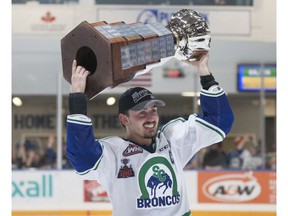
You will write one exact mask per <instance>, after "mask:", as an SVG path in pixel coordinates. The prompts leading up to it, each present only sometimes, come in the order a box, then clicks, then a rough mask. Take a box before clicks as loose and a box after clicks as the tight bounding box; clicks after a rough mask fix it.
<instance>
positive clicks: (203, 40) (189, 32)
mask: <svg viewBox="0 0 288 216" xmlns="http://www.w3.org/2000/svg"><path fill="white" fill-rule="evenodd" d="M210 42H211V36H210V31H209V28H208V25H207V23H206V21H205V19H204V18H203V17H202V16H201V15H199V13H197V12H196V11H193V10H191V9H181V10H179V11H177V12H176V13H174V14H173V15H172V17H171V19H170V21H169V22H168V25H167V26H166V27H164V26H162V25H161V24H159V23H153V24H143V23H132V24H126V23H124V22H117V23H110V24H108V23H106V22H105V21H102V22H96V23H90V24H89V23H88V22H86V21H83V22H82V23H80V24H79V25H78V26H76V28H74V29H73V30H72V31H71V32H70V33H68V34H67V35H66V36H65V37H64V38H62V40H61V52H62V65H63V76H64V78H65V79H66V80H67V81H68V82H69V83H71V65H72V61H73V60H74V59H76V60H77V64H78V65H81V66H83V67H85V68H86V69H87V70H88V71H90V72H91V75H89V77H88V79H87V85H86V90H85V93H86V95H87V96H88V98H89V99H92V98H94V97H95V96H96V95H97V94H99V93H100V92H102V91H103V90H104V89H106V88H107V87H115V86H117V85H119V84H120V83H123V82H127V81H129V80H131V79H132V78H133V77H135V76H136V74H138V73H140V72H139V71H143V70H144V71H145V69H146V66H147V65H150V66H152V65H157V64H156V63H159V62H160V61H161V59H162V58H166V57H171V56H175V57H176V58H177V59H179V60H181V61H195V60H198V59H199V58H200V57H201V55H202V54H203V53H206V52H209V49H210Z"/></svg>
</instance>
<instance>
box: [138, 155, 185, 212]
mask: <svg viewBox="0 0 288 216" xmlns="http://www.w3.org/2000/svg"><path fill="white" fill-rule="evenodd" d="M138 185H139V190H140V193H141V195H140V197H139V198H137V200H136V206H137V208H139V209H144V208H145V209H147V208H159V207H165V206H166V207H167V206H172V205H177V204H178V203H179V201H180V194H179V192H178V189H177V180H176V175H175V173H174V170H173V168H172V166H171V164H170V163H169V161H168V160H167V159H166V158H165V157H162V156H158V157H154V158H150V159H149V160H147V161H146V162H145V163H144V164H143V165H142V167H141V168H140V171H139V174H138Z"/></svg>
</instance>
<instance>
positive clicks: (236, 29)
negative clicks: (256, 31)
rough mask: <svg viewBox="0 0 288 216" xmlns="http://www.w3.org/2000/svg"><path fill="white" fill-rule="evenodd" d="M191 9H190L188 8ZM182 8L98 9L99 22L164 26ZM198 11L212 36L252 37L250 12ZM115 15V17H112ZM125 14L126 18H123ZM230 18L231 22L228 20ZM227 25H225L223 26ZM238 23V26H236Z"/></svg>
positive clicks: (114, 7) (118, 7)
mask: <svg viewBox="0 0 288 216" xmlns="http://www.w3.org/2000/svg"><path fill="white" fill-rule="evenodd" d="M188 8H189V7H188ZM179 9H182V7H175V6H166V7H165V8H163V7H161V6H158V7H157V6H153V8H147V7H140V6H139V7H132V6H131V7H127V6H126V7H121V6H117V7H116V6H111V7H101V6H99V7H97V20H105V21H107V22H108V23H112V22H117V21H124V22H126V23H128V24H129V23H133V22H142V23H145V24H146V23H160V24H162V25H164V26H166V25H167V23H168V22H169V20H170V17H171V15H172V14H173V13H174V12H175V11H177V10H179ZM191 9H193V10H197V11H198V12H199V13H200V14H201V15H202V16H203V17H204V18H205V19H206V21H207V23H208V25H209V29H210V31H211V32H212V36H250V35H251V11H250V10H247V9H246V10H233V9H230V10H229V11H228V10H215V9H214V10H209V9H205V10H203V9H201V8H195V6H193V7H191ZM111 14H113V16H111ZM123 14H125V15H126V16H125V17H123ZM227 17H229V22H228V20H227ZM223 23H225V25H223ZM235 23H237V25H235Z"/></svg>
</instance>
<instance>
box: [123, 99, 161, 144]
mask: <svg viewBox="0 0 288 216" xmlns="http://www.w3.org/2000/svg"><path fill="white" fill-rule="evenodd" d="M119 119H120V121H121V123H122V124H123V125H124V126H125V128H126V138H127V139H128V140H130V141H133V142H136V143H139V144H144V145H150V144H151V141H152V138H154V137H155V136H156V134H157V129H158V123H159V115H158V110H157V106H156V105H155V104H151V105H149V106H148V107H147V108H145V109H143V110H140V111H132V110H129V111H128V114H127V115H125V114H119Z"/></svg>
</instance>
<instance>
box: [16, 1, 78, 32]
mask: <svg viewBox="0 0 288 216" xmlns="http://www.w3.org/2000/svg"><path fill="white" fill-rule="evenodd" d="M12 12H13V19H12V33H13V34H31V35H64V34H66V33H67V32H68V31H70V30H71V29H72V28H74V27H75V26H74V25H75V24H74V22H73V21H74V16H75V14H74V10H73V8H71V7H70V8H69V7H67V8H63V7H61V8H59V7H47V6H46V7H40V6H37V7H29V6H26V7H13V10H12ZM23 17H25V19H23Z"/></svg>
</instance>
